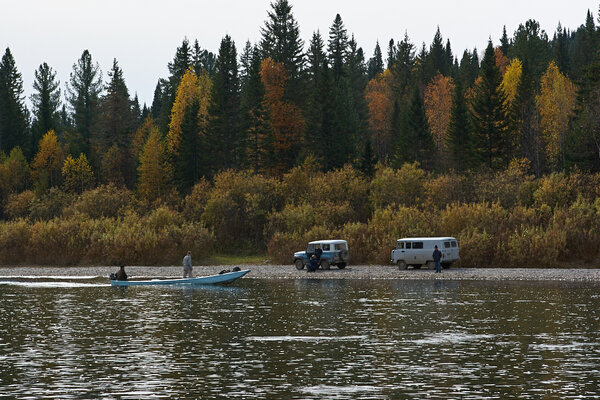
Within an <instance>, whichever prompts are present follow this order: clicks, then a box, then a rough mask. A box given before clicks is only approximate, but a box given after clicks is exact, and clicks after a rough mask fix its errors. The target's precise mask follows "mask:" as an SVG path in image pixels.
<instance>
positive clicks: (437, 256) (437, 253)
mask: <svg viewBox="0 0 600 400" xmlns="http://www.w3.org/2000/svg"><path fill="white" fill-rule="evenodd" d="M440 261H442V252H441V251H439V250H438V247H437V246H434V248H433V262H434V263H435V273H436V274H437V273H441V272H442V265H441V264H440Z"/></svg>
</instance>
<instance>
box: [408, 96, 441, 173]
mask: <svg viewBox="0 0 600 400" xmlns="http://www.w3.org/2000/svg"><path fill="white" fill-rule="evenodd" d="M407 129H408V132H407V134H406V137H407V139H408V140H407V143H406V144H407V145H409V146H410V147H409V150H408V152H407V154H408V156H409V159H408V160H407V161H417V162H419V163H420V164H421V165H422V166H423V167H425V168H431V167H432V166H433V163H434V160H433V154H434V151H435V150H434V149H435V146H434V144H433V139H432V137H431V133H430V132H429V125H428V124H427V117H426V115H425V106H424V104H423V99H422V98H421V92H420V90H419V88H418V87H417V86H415V88H414V90H413V97H412V101H411V104H410V109H409V110H408V126H407Z"/></svg>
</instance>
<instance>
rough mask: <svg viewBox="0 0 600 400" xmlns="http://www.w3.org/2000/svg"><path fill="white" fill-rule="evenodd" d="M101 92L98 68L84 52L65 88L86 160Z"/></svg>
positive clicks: (100, 77) (88, 53) (100, 78)
mask: <svg viewBox="0 0 600 400" xmlns="http://www.w3.org/2000/svg"><path fill="white" fill-rule="evenodd" d="M101 92H102V72H101V71H100V66H99V65H98V63H94V62H93V61H92V55H91V54H90V52H89V51H87V50H84V51H83V53H82V55H81V57H80V58H79V60H77V63H76V64H74V65H73V72H71V75H70V79H69V85H68V86H67V101H68V103H69V107H70V110H71V113H72V118H73V123H74V125H75V129H76V130H77V132H78V133H79V135H81V147H82V149H83V152H84V153H85V154H86V155H87V156H88V159H91V157H90V156H91V154H90V148H91V146H90V143H91V131H92V127H93V126H94V124H95V121H96V118H97V115H98V103H99V99H100V93H101Z"/></svg>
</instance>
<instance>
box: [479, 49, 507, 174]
mask: <svg viewBox="0 0 600 400" xmlns="http://www.w3.org/2000/svg"><path fill="white" fill-rule="evenodd" d="M501 81H502V77H501V75H500V70H499V69H498V67H497V66H496V56H495V55H494V47H493V46H492V41H491V40H490V41H489V42H488V46H487V48H486V50H485V55H484V57H483V60H482V62H481V83H480V84H479V85H477V86H476V88H475V96H474V98H473V100H472V102H471V107H472V110H473V128H474V133H475V136H476V138H477V150H478V152H479V154H480V155H481V157H482V159H483V161H484V162H485V164H487V166H488V167H490V168H497V167H500V166H502V165H504V164H505V161H506V159H505V156H506V152H505V150H506V145H507V138H506V131H507V129H506V128H507V127H506V111H505V108H504V107H505V104H506V100H505V95H504V93H503V92H502V89H501V88H500V83H501Z"/></svg>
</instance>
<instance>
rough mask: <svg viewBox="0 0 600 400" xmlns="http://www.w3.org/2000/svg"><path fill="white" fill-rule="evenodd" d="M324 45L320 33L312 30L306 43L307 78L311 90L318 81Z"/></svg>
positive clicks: (323, 57)
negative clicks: (307, 43)
mask: <svg viewBox="0 0 600 400" xmlns="http://www.w3.org/2000/svg"><path fill="white" fill-rule="evenodd" d="M324 47H325V44H324V43H323V38H322V37H321V33H319V31H316V32H314V33H313V36H312V39H311V40H310V43H309V45H308V53H307V55H306V56H307V62H308V69H307V72H308V79H309V80H310V81H311V86H312V88H313V90H314V89H315V88H316V86H317V84H318V82H319V72H320V71H321V67H322V65H323V61H324V60H325V57H326V55H325V52H324V51H323V48H324Z"/></svg>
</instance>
